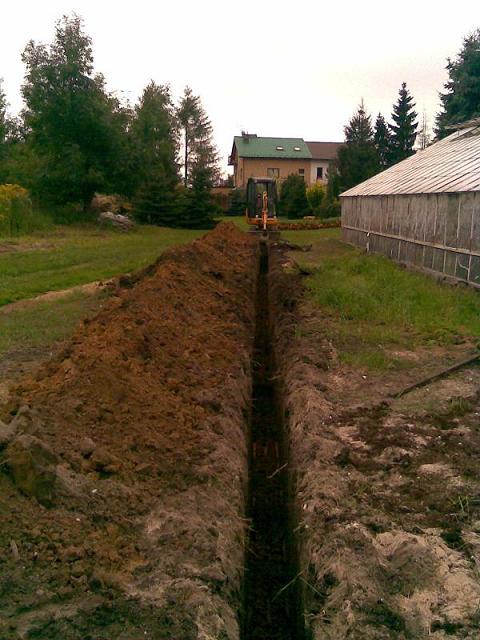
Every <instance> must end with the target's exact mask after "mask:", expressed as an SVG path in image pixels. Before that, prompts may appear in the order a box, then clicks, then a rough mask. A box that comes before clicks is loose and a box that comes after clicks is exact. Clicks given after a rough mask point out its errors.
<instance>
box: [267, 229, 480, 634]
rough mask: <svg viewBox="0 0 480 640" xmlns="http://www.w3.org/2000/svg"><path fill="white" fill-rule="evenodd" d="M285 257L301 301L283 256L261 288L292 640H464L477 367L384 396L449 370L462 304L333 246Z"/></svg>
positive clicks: (467, 328) (464, 322)
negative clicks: (291, 575) (403, 364)
mask: <svg viewBox="0 0 480 640" xmlns="http://www.w3.org/2000/svg"><path fill="white" fill-rule="evenodd" d="M292 240H293V238H292ZM290 255H291V254H290ZM297 255H298V257H299V259H301V260H302V262H303V263H304V271H306V270H307V269H310V270H312V273H311V275H310V276H308V277H306V278H303V282H304V283H306V285H307V287H308V290H307V297H306V298H305V297H304V296H303V293H302V284H301V283H302V280H301V275H300V274H301V272H299V270H298V269H295V268H294V265H293V264H292V262H291V260H290V256H289V255H286V256H282V258H281V260H279V261H278V263H277V267H276V270H275V272H274V273H272V275H271V282H272V290H273V297H274V304H275V310H276V311H277V315H276V319H277V322H276V327H275V334H276V336H275V345H276V347H275V348H276V360H277V362H278V363H279V369H280V370H279V378H280V379H281V381H282V388H283V391H284V398H283V400H284V409H285V415H286V422H287V424H286V427H287V433H288V439H289V443H290V473H291V474H292V476H293V477H294V478H295V490H294V502H295V514H296V517H295V520H296V522H295V525H296V532H297V544H298V548H299V555H300V563H299V564H300V566H299V574H298V580H299V582H300V586H301V588H302V590H303V609H304V619H305V623H306V627H307V629H308V634H309V635H308V637H311V638H313V639H314V640H325V639H326V638H328V639H331V640H346V639H347V638H348V639H352V640H412V639H415V640H416V639H418V640H423V639H425V638H429V639H430V638H431V639H432V640H444V639H445V638H452V640H453V639H454V640H467V639H468V640H477V639H478V637H479V636H478V630H479V628H480V578H479V576H480V477H479V472H478V470H479V468H480V427H479V416H480V394H479V388H480V368H479V367H472V368H468V369H463V370H460V371H458V372H456V373H455V374H454V375H451V376H449V377H448V378H445V379H442V380H438V381H436V382H434V383H432V384H429V385H428V386H427V387H424V388H422V389H418V390H417V391H414V392H412V393H409V394H407V395H405V396H403V397H402V398H400V399H398V400H395V401H392V399H391V398H389V397H388V396H389V394H390V393H391V392H394V391H398V390H400V389H401V388H402V387H405V386H407V385H408V384H411V383H412V382H415V381H416V380H417V379H420V378H422V377H423V376H424V375H425V374H426V373H429V372H432V371H435V370H438V369H441V368H442V367H443V366H444V365H445V364H446V363H448V362H449V360H452V359H453V360H459V359H461V352H462V350H463V351H465V349H466V348H470V347H469V339H470V337H471V336H473V337H475V336H476V335H478V299H477V296H478V294H477V293H476V292H474V291H464V290H458V289H452V288H450V287H447V286H446V287H442V286H440V285H438V284H436V283H435V282H433V281H431V280H429V279H428V278H427V277H424V276H419V275H418V274H414V273H408V272H405V271H403V270H402V269H400V268H398V267H396V266H395V265H393V264H391V263H388V262H387V261H385V260H383V259H380V258H375V257H366V256H364V255H361V254H360V253H359V252H358V251H356V250H354V249H352V248H349V247H346V246H345V245H342V244H341V243H339V242H336V241H331V240H325V241H319V242H317V243H315V244H314V246H313V249H312V253H311V254H310V255H309V254H305V253H298V254H297ZM305 262H308V267H307V266H306V265H305ZM387 285H388V286H387ZM424 297H425V299H423V298H424ZM362 300H365V306H363V305H362ZM382 305H384V306H385V308H382ZM444 305H445V307H446V308H445V309H443V306H444ZM386 322H390V323H391V324H392V327H391V328H389V333H388V334H386V324H384V323H386ZM364 333H365V334H366V336H367V338H368V339H367V340H365V341H361V336H362V335H363V334H364ZM457 335H458V336H459V338H456V336H457ZM351 336H353V337H351ZM462 337H464V338H465V339H466V340H467V342H466V343H465V344H455V342H458V341H460V339H462ZM381 340H383V344H382V343H381ZM358 341H360V344H358ZM378 344H381V347H378V346H376V345H378ZM406 347H408V348H409V349H410V351H409V353H408V359H409V361H411V363H414V366H413V365H412V366H410V367H409V368H402V369H401V370H399V369H398V368H395V367H396V365H395V362H392V358H391V355H390V352H389V349H390V348H396V349H398V350H400V349H401V350H402V351H403V353H405V351H404V350H405V348H406ZM376 351H381V353H382V356H383V358H384V360H382V361H381V362H380V363H379V362H378V361H377V360H375V359H374V356H375V352H376ZM399 357H400V356H399ZM402 357H404V356H403V355H402ZM366 364H368V365H369V366H370V368H367V367H366V366H365V365H366ZM386 365H388V366H386Z"/></svg>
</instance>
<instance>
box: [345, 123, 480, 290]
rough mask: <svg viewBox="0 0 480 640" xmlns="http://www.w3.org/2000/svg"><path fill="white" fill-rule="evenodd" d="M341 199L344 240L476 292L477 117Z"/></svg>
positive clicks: (479, 273) (479, 235) (479, 265)
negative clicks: (461, 283)
mask: <svg viewBox="0 0 480 640" xmlns="http://www.w3.org/2000/svg"><path fill="white" fill-rule="evenodd" d="M340 200H341V203H342V235H343V239H344V240H345V241H347V242H350V243H351V244H355V245H357V246H359V247H362V248H363V249H366V250H367V251H371V252H376V253H382V254H384V255H387V256H389V257H390V258H392V259H394V260H397V261H399V262H402V263H407V264H410V265H414V266H416V267H418V268H420V269H423V270H427V271H429V272H431V273H436V274H441V276H442V277H447V278H449V279H454V280H457V281H462V282H467V283H469V284H472V285H474V286H477V287H480V119H476V120H471V121H469V122H467V123H465V124H464V125H462V126H459V127H458V130H457V131H455V132H454V133H452V134H451V135H449V136H448V137H447V138H444V139H443V140H440V141H439V142H436V143H435V144H433V145H431V146H430V147H427V148H426V149H424V150H423V151H418V152H417V153H416V154H415V155H413V156H411V157H410V158H407V159H406V160H403V161H402V162H399V163H398V164H396V165H394V166H393V167H390V168H389V169H387V170H386V171H382V173H379V174H377V175H376V176H373V177H372V178H370V179H369V180H366V181H365V182H362V183H361V184H359V185H357V186H356V187H353V188H352V189H349V190H348V191H345V192H344V193H342V194H341V196H340Z"/></svg>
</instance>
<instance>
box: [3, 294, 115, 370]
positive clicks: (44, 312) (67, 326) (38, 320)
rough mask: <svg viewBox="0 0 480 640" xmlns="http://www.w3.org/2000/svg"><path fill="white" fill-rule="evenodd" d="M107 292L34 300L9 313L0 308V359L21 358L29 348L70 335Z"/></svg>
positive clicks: (33, 348) (104, 297)
mask: <svg viewBox="0 0 480 640" xmlns="http://www.w3.org/2000/svg"><path fill="white" fill-rule="evenodd" d="M105 299H106V294H105V293H103V292H100V293H97V294H95V295H91V294H85V293H82V292H80V291H77V292H74V293H71V294H68V295H66V296H65V297H62V298H58V299H56V300H49V301H45V302H42V301H40V302H37V303H35V304H32V305H29V306H26V307H21V308H18V309H17V308H15V309H12V310H11V311H9V313H2V311H1V310H0V324H1V326H2V331H1V332H0V361H1V360H2V359H3V358H6V357H7V358H8V359H9V360H15V359H16V358H17V357H18V358H19V359H24V357H25V354H27V353H29V352H30V351H32V350H37V349H41V348H43V347H47V346H50V345H52V344H54V343H55V342H57V341H58V340H63V339H64V338H67V337H69V336H70V335H71V334H72V332H73V331H74V329H75V327H76V325H77V324H78V321H79V320H80V319H81V318H85V317H87V316H89V315H90V314H93V313H95V312H96V311H98V310H99V309H100V307H101V306H102V304H103V303H104V300H105Z"/></svg>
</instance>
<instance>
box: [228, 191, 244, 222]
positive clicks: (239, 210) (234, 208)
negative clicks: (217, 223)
mask: <svg viewBox="0 0 480 640" xmlns="http://www.w3.org/2000/svg"><path fill="white" fill-rule="evenodd" d="M246 207H247V192H246V189H242V188H240V187H238V188H237V189H233V190H232V191H231V193H230V206H229V208H228V211H227V215H228V216H243V215H245V209H246Z"/></svg>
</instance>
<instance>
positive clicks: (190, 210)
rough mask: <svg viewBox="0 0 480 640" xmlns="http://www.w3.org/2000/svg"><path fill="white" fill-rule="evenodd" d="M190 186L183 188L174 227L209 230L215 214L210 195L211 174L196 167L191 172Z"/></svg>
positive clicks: (200, 166)
mask: <svg viewBox="0 0 480 640" xmlns="http://www.w3.org/2000/svg"><path fill="white" fill-rule="evenodd" d="M190 175H191V186H190V187H188V188H184V190H183V192H182V193H181V194H180V196H179V199H178V204H177V220H176V226H178V227H184V228H188V229H211V228H212V227H214V226H215V221H214V219H213V216H214V215H215V214H216V213H217V210H216V207H215V203H214V202H213V198H212V194H211V174H210V171H209V169H208V168H206V167H205V166H202V165H198V166H195V167H193V168H192V171H191V174H190Z"/></svg>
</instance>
